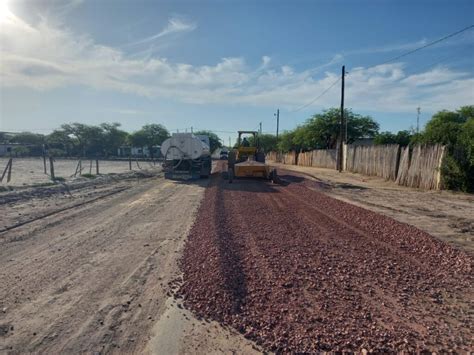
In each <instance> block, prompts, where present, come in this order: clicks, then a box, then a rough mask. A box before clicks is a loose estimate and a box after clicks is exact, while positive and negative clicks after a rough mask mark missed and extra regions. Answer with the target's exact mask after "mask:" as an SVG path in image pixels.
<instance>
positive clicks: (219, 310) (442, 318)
mask: <svg viewBox="0 0 474 355" xmlns="http://www.w3.org/2000/svg"><path fill="white" fill-rule="evenodd" d="M281 178H282V183H281V184H278V185H273V184H271V183H269V182H265V181H257V180H235V181H234V183H233V184H229V183H228V182H227V181H226V180H225V179H223V178H222V177H220V176H214V177H213V178H212V181H211V183H210V185H209V187H208V189H207V190H206V192H205V196H204V199H203V201H202V203H201V207H200V210H199V213H198V216H197V218H196V222H195V224H194V226H193V227H192V229H191V232H190V235H189V238H188V241H187V243H186V246H185V250H184V255H183V258H182V260H181V269H182V271H183V273H184V281H183V283H182V285H181V288H180V289H179V291H178V292H177V295H176V296H177V297H180V298H183V300H184V304H185V306H186V307H187V308H189V309H191V310H192V311H193V312H194V313H195V314H196V315H197V316H198V317H202V318H205V319H210V320H217V321H219V322H221V323H222V324H224V325H228V326H231V327H233V328H235V329H237V330H238V331H239V332H241V333H242V334H244V335H245V337H247V338H249V339H251V340H253V341H255V342H256V343H257V344H260V345H262V346H263V347H264V348H265V349H267V350H270V351H275V352H277V353H278V352H315V351H341V350H346V351H361V350H363V349H365V350H367V351H376V352H381V351H423V350H430V351H447V350H457V351H469V350H472V349H474V343H473V334H474V329H473V324H474V319H473V318H474V312H473V309H474V303H473V300H474V288H473V285H474V282H473V281H474V279H473V265H474V260H473V257H472V256H471V255H469V254H467V253H465V252H463V251H461V250H458V249H455V248H453V247H452V246H450V245H448V244H447V243H445V242H442V241H439V240H437V239H435V238H434V237H432V236H431V235H429V234H427V233H425V232H423V231H421V230H419V229H417V228H415V227H413V226H410V225H407V224H404V223H400V222H397V221H395V220H393V219H392V218H389V217H386V216H384V215H381V214H378V213H375V212H371V211H368V210H366V209H363V208H360V207H357V206H354V205H351V204H348V203H345V202H343V201H339V200H336V199H334V198H332V197H329V196H327V195H325V194H324V193H322V192H319V191H318V189H317V188H318V185H317V183H316V182H314V181H310V180H306V179H304V178H302V177H298V176H295V175H291V173H286V175H283V176H281Z"/></svg>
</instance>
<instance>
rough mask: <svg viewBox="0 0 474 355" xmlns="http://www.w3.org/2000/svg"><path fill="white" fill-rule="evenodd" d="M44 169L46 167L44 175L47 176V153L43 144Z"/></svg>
mask: <svg viewBox="0 0 474 355" xmlns="http://www.w3.org/2000/svg"><path fill="white" fill-rule="evenodd" d="M43 167H44V173H45V174H46V175H47V174H48V172H47V170H46V152H45V147H44V144H43Z"/></svg>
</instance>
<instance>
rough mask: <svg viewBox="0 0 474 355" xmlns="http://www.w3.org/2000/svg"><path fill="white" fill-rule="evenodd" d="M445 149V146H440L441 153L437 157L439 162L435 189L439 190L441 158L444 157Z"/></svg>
mask: <svg viewBox="0 0 474 355" xmlns="http://www.w3.org/2000/svg"><path fill="white" fill-rule="evenodd" d="M445 149H446V146H444V145H443V146H442V147H441V155H440V157H439V163H438V169H437V170H438V171H437V173H436V186H435V188H436V190H440V189H441V167H442V165H443V159H444V153H445Z"/></svg>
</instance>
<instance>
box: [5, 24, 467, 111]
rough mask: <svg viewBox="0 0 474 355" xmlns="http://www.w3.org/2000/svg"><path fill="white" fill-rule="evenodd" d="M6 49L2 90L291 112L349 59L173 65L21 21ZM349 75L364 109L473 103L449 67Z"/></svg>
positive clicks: (332, 102)
mask: <svg viewBox="0 0 474 355" xmlns="http://www.w3.org/2000/svg"><path fill="white" fill-rule="evenodd" d="M168 27H169V28H168ZM168 27H167V28H165V29H164V30H163V31H161V32H160V33H168V34H169V33H172V31H179V30H178V29H180V28H181V29H183V28H185V26H184V27H183V26H181V25H179V24H176V23H174V24H172V23H171V22H170V25H169V26H168ZM173 28H174V30H173ZM163 35H164V34H163ZM163 35H162V36H163ZM0 46H1V47H0V48H1V55H0V80H1V86H2V90H4V89H5V88H8V87H26V88H32V89H35V90H50V89H53V88H61V87H66V86H71V85H82V86H84V87H89V88H94V89H97V90H109V91H120V92H126V93H130V94H133V95H140V96H147V97H150V98H155V97H159V98H167V99H173V100H176V101H179V102H187V103H198V104H212V103H219V104H230V105H232V104H245V105H254V106H271V107H276V106H278V107H280V108H287V109H293V108H296V107H298V106H300V105H303V104H306V103H308V102H310V101H311V100H312V99H314V98H315V97H316V96H318V95H319V94H320V93H321V92H322V91H323V90H325V89H326V88H327V87H329V86H330V85H331V84H332V83H333V82H334V80H336V79H337V78H338V76H339V75H340V74H339V72H338V71H337V72H331V71H327V72H325V73H324V74H323V75H322V76H321V75H320V76H321V77H319V78H316V77H315V73H317V72H319V71H320V70H322V69H323V68H327V67H328V66H329V65H330V64H329V63H332V64H333V63H336V62H338V61H340V60H341V59H342V56H340V55H336V56H334V57H333V58H332V59H331V60H330V61H329V62H328V63H327V64H323V65H321V66H319V67H316V68H311V69H308V70H302V71H298V70H296V69H295V68H294V67H291V66H288V65H283V66H281V67H270V65H269V63H270V62H271V58H270V57H268V56H264V57H262V62H261V63H260V64H259V65H258V67H257V68H252V67H249V66H248V65H247V63H246V62H245V60H244V58H223V59H221V60H220V61H219V62H218V63H216V64H213V65H200V66H196V65H191V64H187V63H172V62H170V61H169V60H167V59H165V58H159V57H149V58H146V59H145V58H136V57H135V58H132V57H130V56H127V55H126V54H125V53H124V52H123V51H121V50H119V49H116V48H112V47H108V46H103V45H100V44H97V43H96V42H95V41H94V40H93V39H91V38H89V37H87V36H78V35H76V34H74V33H72V32H71V31H70V30H68V29H67V28H64V27H61V26H58V25H52V24H51V23H49V22H48V21H47V20H45V19H43V20H42V21H41V22H39V23H38V24H35V25H29V24H27V23H25V22H23V21H22V20H20V19H18V18H16V19H15V21H9V22H8V23H6V24H4V25H3V27H2V31H1V32H0ZM349 71H350V72H351V73H350V74H349V76H348V77H347V80H346V98H347V103H346V104H347V106H349V107H354V108H357V109H359V110H374V111H394V112H402V111H406V112H412V111H413V108H414V107H417V106H418V105H422V107H430V108H431V109H432V110H433V111H434V110H438V109H443V108H446V109H450V108H455V107H459V106H460V105H464V104H471V103H472V102H474V93H473V87H474V85H473V84H474V82H473V81H474V79H473V77H472V74H469V73H465V72H459V71H453V70H451V69H449V68H447V67H437V68H434V69H432V70H429V71H425V72H423V73H419V74H415V75H408V74H406V70H405V67H404V65H403V64H402V63H392V64H386V65H380V66H377V67H374V68H370V69H365V68H355V69H353V70H349ZM338 102H339V90H337V86H336V87H335V88H334V89H332V90H331V91H329V92H328V94H327V95H325V96H323V97H322V98H321V99H320V100H318V101H317V102H316V103H315V104H314V105H312V106H310V107H311V108H314V109H317V108H321V107H330V106H337V105H338ZM122 111H123V112H122V113H123V114H137V112H134V113H132V112H130V110H128V112H127V110H122Z"/></svg>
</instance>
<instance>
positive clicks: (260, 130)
mask: <svg viewBox="0 0 474 355" xmlns="http://www.w3.org/2000/svg"><path fill="white" fill-rule="evenodd" d="M259 125H260V128H259V130H258V134H260V135H262V122H260V123H259Z"/></svg>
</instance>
